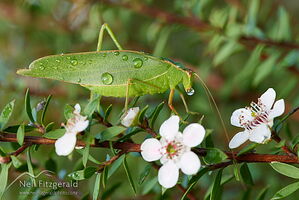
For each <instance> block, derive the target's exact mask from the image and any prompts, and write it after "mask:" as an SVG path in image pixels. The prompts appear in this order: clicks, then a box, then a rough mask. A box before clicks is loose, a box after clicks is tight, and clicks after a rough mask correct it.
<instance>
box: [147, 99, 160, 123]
mask: <svg viewBox="0 0 299 200" xmlns="http://www.w3.org/2000/svg"><path fill="white" fill-rule="evenodd" d="M163 106H164V102H162V103H160V104H159V105H158V106H157V107H156V108H155V110H154V111H153V112H152V114H151V115H150V116H149V117H148V118H149V119H150V120H151V121H150V127H154V124H155V122H156V120H157V118H158V116H159V114H160V112H161V110H162V108H163Z"/></svg>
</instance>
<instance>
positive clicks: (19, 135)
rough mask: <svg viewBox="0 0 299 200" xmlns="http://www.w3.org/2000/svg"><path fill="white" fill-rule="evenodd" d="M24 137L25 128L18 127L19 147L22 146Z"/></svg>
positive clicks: (22, 126)
mask: <svg viewBox="0 0 299 200" xmlns="http://www.w3.org/2000/svg"><path fill="white" fill-rule="evenodd" d="M24 137H25V126H24V124H22V125H20V126H19V128H18V132H17V141H18V143H19V145H21V146H22V145H23V143H24Z"/></svg>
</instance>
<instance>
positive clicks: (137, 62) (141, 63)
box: [133, 58, 143, 68]
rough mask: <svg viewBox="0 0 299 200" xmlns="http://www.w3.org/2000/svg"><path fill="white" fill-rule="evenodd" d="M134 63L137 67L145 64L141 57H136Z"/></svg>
mask: <svg viewBox="0 0 299 200" xmlns="http://www.w3.org/2000/svg"><path fill="white" fill-rule="evenodd" d="M133 63H134V67H135V68H140V67H142V65H143V61H142V60H141V59H140V58H135V59H134V60H133Z"/></svg>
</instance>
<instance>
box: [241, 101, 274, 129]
mask: <svg viewBox="0 0 299 200" xmlns="http://www.w3.org/2000/svg"><path fill="white" fill-rule="evenodd" d="M246 109H248V110H249V111H250V112H251V117H253V119H251V120H248V119H247V120H245V117H244V115H241V116H240V121H241V125H242V126H243V127H244V128H245V129H247V130H252V129H253V128H255V127H257V126H258V125H260V124H263V123H267V122H268V121H269V120H268V115H269V111H268V110H267V108H266V106H265V105H264V104H263V103H262V102H261V101H260V99H259V100H258V103H255V102H251V103H250V107H247V108H246Z"/></svg>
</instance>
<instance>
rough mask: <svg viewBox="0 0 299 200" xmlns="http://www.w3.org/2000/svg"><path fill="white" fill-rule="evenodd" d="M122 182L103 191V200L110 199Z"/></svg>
mask: <svg viewBox="0 0 299 200" xmlns="http://www.w3.org/2000/svg"><path fill="white" fill-rule="evenodd" d="M121 184H122V183H121V182H118V183H115V184H114V185H112V186H111V187H110V188H108V189H107V190H105V191H104V192H103V195H102V198H101V200H105V199H108V198H109V197H110V196H111V195H112V194H113V193H114V192H115V190H117V189H118V188H119V187H120V186H121Z"/></svg>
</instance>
